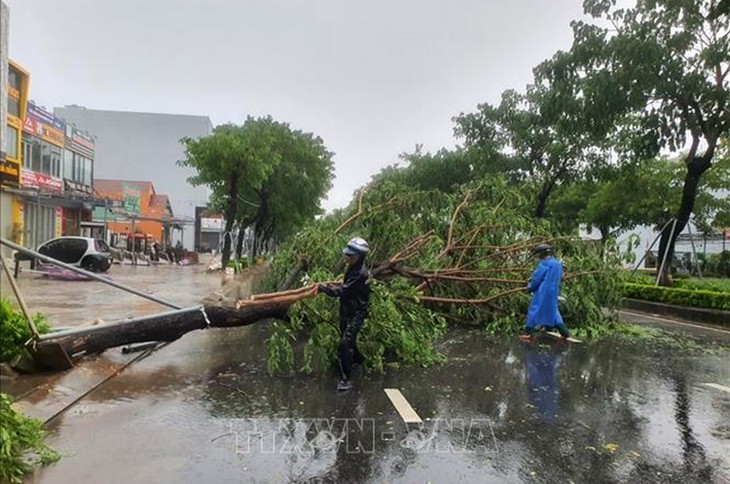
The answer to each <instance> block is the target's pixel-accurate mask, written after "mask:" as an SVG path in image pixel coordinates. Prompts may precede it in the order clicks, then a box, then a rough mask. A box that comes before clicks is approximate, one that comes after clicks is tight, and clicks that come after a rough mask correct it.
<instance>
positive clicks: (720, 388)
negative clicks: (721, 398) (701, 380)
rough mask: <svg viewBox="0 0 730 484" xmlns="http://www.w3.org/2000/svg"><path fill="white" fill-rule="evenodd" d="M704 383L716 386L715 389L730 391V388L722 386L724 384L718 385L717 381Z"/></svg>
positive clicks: (712, 386) (707, 385) (711, 386)
mask: <svg viewBox="0 0 730 484" xmlns="http://www.w3.org/2000/svg"><path fill="white" fill-rule="evenodd" d="M704 385H705V386H706V387H710V388H714V389H715V390H721V391H723V392H727V393H730V388H728V387H725V386H722V385H718V384H717V383H705V384H704Z"/></svg>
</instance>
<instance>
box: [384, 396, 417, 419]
mask: <svg viewBox="0 0 730 484" xmlns="http://www.w3.org/2000/svg"><path fill="white" fill-rule="evenodd" d="M384 390H385V394H386V395H388V398H390V402H391V403H392V404H393V406H394V407H395V409H396V410H397V411H398V413H399V414H400V417H401V418H402V419H403V421H404V422H405V423H407V424H408V423H423V420H421V417H419V416H418V414H417V413H416V411H415V410H413V407H411V404H410V403H408V400H406V397H404V396H403V394H402V393H401V392H400V390H398V389H397V388H385V389H384Z"/></svg>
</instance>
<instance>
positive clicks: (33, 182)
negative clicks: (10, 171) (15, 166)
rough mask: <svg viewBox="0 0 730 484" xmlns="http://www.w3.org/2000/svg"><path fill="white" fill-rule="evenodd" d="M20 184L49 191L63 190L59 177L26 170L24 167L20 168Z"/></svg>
mask: <svg viewBox="0 0 730 484" xmlns="http://www.w3.org/2000/svg"><path fill="white" fill-rule="evenodd" d="M20 184H21V185H22V186H24V187H29V188H37V189H39V190H48V191H50V192H62V191H63V180H61V179H60V178H56V177H53V176H51V175H46V174H44V173H38V172H35V171H30V170H26V169H25V168H23V169H22V170H20Z"/></svg>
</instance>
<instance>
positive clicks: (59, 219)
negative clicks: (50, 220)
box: [54, 207, 63, 237]
mask: <svg viewBox="0 0 730 484" xmlns="http://www.w3.org/2000/svg"><path fill="white" fill-rule="evenodd" d="M54 228H55V229H56V230H55V232H56V233H55V237H61V236H62V235H63V208H62V207H56V226H55V227H54Z"/></svg>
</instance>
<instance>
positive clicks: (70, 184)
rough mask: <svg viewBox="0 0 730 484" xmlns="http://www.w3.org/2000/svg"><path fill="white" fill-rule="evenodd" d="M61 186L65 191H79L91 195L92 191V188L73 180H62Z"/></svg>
mask: <svg viewBox="0 0 730 484" xmlns="http://www.w3.org/2000/svg"><path fill="white" fill-rule="evenodd" d="M63 186H64V188H65V190H66V191H69V192H79V193H85V194H87V195H92V194H93V193H94V189H93V188H91V187H90V186H87V185H82V184H81V183H76V182H75V181H71V180H66V179H64V180H63Z"/></svg>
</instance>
